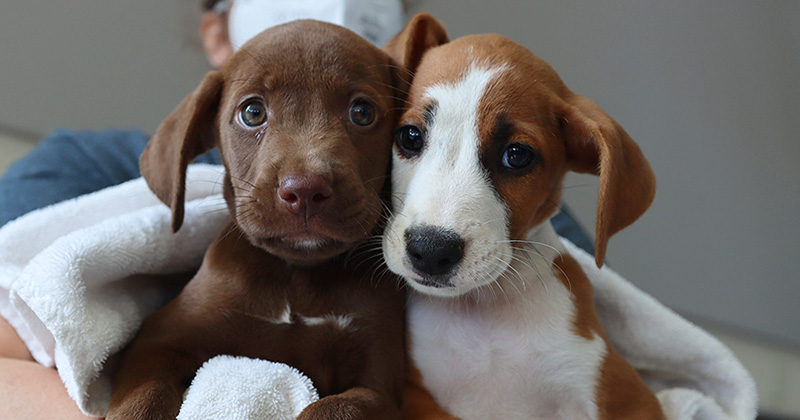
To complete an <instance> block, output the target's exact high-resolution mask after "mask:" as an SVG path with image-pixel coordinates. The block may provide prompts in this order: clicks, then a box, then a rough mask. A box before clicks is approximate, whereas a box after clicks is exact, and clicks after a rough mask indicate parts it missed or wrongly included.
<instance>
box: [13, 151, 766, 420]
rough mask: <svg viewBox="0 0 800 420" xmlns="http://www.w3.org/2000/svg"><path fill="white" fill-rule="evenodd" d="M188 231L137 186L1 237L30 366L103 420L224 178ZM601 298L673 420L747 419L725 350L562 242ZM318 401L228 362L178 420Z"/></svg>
mask: <svg viewBox="0 0 800 420" xmlns="http://www.w3.org/2000/svg"><path fill="white" fill-rule="evenodd" d="M187 179H188V182H187V205H186V216H185V218H184V225H183V227H182V228H181V229H180V231H179V232H178V233H177V234H174V235H173V234H172V233H171V231H170V228H169V226H170V217H171V216H170V211H169V209H168V208H167V207H166V206H164V205H163V204H161V203H160V202H159V201H158V199H157V198H156V197H155V196H154V195H153V194H152V193H150V191H149V189H148V188H147V186H146V184H145V183H144V181H143V180H141V179H138V180H133V181H130V182H128V183H125V184H122V185H119V186H115V187H111V188H108V189H106V190H103V191H99V192H96V193H93V194H90V195H87V196H83V197H79V198H77V199H74V200H70V201H66V202H64V203H60V204H57V205H54V206H51V207H48V208H45V209H42V210H38V211H36V212H33V213H30V214H28V215H26V216H23V217H21V218H19V219H17V220H15V221H13V222H11V223H9V224H8V225H6V226H4V227H3V228H2V229H0V315H2V316H4V317H5V318H6V319H8V320H9V322H10V323H11V325H13V326H14V327H15V328H16V330H17V332H18V333H19V335H20V337H21V338H22V339H23V340H24V341H25V343H26V344H27V345H28V348H29V349H30V350H31V352H32V353H33V355H34V357H35V358H36V360H37V361H38V362H39V363H41V364H43V365H45V366H55V367H57V369H58V372H59V374H60V375H61V378H62V379H63V381H64V384H65V385H66V388H67V390H68V392H69V394H70V396H71V397H72V398H73V399H74V400H75V401H76V402H77V403H78V406H79V407H80V408H81V409H82V410H83V411H84V412H85V413H87V414H89V415H94V416H102V415H104V414H105V412H106V410H107V407H108V400H109V398H110V395H111V378H110V374H109V371H108V370H107V369H106V367H107V366H109V365H111V364H113V357H114V354H115V353H116V352H117V351H119V350H120V349H121V348H122V347H123V346H124V345H125V344H126V343H127V342H128V341H129V340H130V339H131V338H132V337H133V335H134V334H135V332H136V330H137V329H138V327H139V326H140V324H141V323H142V321H143V319H144V318H145V317H146V316H147V315H149V314H150V313H152V312H153V311H155V310H156V309H157V308H158V307H160V306H161V305H163V304H164V303H166V302H167V301H168V300H169V299H171V298H172V297H173V296H174V295H175V293H176V292H177V291H176V290H175V289H174V286H173V285H169V284H162V283H161V282H159V279H158V278H157V277H153V276H152V275H158V274H168V273H176V272H181V271H187V270H190V269H193V268H196V267H198V266H199V264H200V261H201V260H202V258H203V254H204V252H205V249H206V248H207V247H208V245H209V244H210V243H211V242H212V241H213V240H214V238H215V237H216V236H217V234H218V233H219V232H220V230H221V229H222V227H223V226H224V225H225V223H227V221H228V218H229V216H228V213H227V210H226V207H225V203H224V201H223V200H222V198H221V196H220V195H219V190H220V184H221V180H222V168H221V167H218V166H210V165H191V167H190V170H189V173H188V175H187ZM565 245H566V247H567V249H568V250H569V252H570V253H571V254H572V255H573V256H574V257H575V258H576V259H577V260H578V261H579V262H580V263H581V265H582V266H583V268H584V270H585V271H586V272H587V274H588V275H589V278H590V279H591V280H592V283H593V285H594V287H595V294H596V303H597V309H598V311H599V313H600V317H601V320H602V322H603V325H604V327H605V329H606V332H607V333H608V336H609V338H610V340H611V341H612V343H613V344H614V346H615V347H616V348H617V350H618V351H619V352H620V353H621V354H622V355H623V356H624V357H625V358H626V359H627V360H628V361H630V362H631V364H632V365H633V366H634V367H635V368H636V369H637V370H638V371H639V372H640V374H641V375H642V377H643V378H644V379H645V381H646V382H647V383H648V385H650V387H651V388H652V389H653V390H654V391H655V392H656V393H657V396H658V398H659V400H660V401H661V404H662V406H663V407H664V410H665V412H666V413H667V417H668V418H669V419H670V420H673V419H674V420H678V419H680V420H684V419H691V420H712V419H713V420H716V419H720V420H729V419H731V420H732V419H736V420H739V419H753V418H755V416H756V408H757V403H756V390H755V384H754V382H753V380H752V378H751V377H750V375H749V374H748V372H747V371H746V370H745V369H744V368H743V367H742V365H741V364H740V363H739V362H738V360H737V359H736V358H735V356H734V355H733V354H732V353H731V352H730V350H728V349H727V348H726V347H725V346H724V345H723V344H721V343H720V342H719V341H718V340H716V339H715V338H713V337H712V336H710V335H709V334H708V333H706V332H705V331H703V330H701V329H699V328H697V327H696V326H694V325H692V324H691V323H689V322H688V321H686V320H685V319H683V318H681V317H680V316H678V315H677V314H675V313H674V312H672V311H671V310H669V309H667V308H666V307H664V306H663V305H661V304H660V303H659V302H657V301H656V300H655V299H653V298H652V297H650V296H648V295H647V294H645V293H644V292H642V291H640V290H638V289H637V288H636V287H634V286H633V285H631V284H630V283H629V282H628V281H626V280H625V279H624V278H622V277H621V276H619V275H618V274H617V273H615V272H613V271H612V270H610V269H608V268H603V269H598V268H597V267H596V266H595V265H594V257H592V256H590V255H588V254H586V253H585V252H584V251H582V250H580V249H579V248H577V247H575V246H574V245H572V244H571V243H569V242H568V241H565ZM316 398H317V396H316V392H315V391H314V390H313V386H312V385H311V383H310V381H309V380H308V379H307V378H306V377H304V376H303V375H302V374H301V373H300V372H297V371H296V370H294V369H292V368H290V367H288V366H285V365H280V364H275V363H271V362H267V361H261V360H250V359H244V358H236V357H229V356H221V357H218V358H215V359H212V360H210V361H209V362H208V363H207V364H206V365H204V366H203V367H202V368H201V369H200V370H198V373H197V376H196V378H195V381H194V382H193V384H192V386H191V387H190V389H189V391H188V392H187V396H186V399H185V400H184V404H183V407H182V409H181V414H180V415H179V418H183V419H190V418H191V419H221V418H224V419H231V420H238V419H241V420H244V419H248V420H255V419H272V420H279V419H294V418H295V417H296V416H297V414H298V413H299V412H300V411H301V410H302V409H303V408H304V407H305V406H306V405H307V404H309V403H311V402H313V401H315V400H316Z"/></svg>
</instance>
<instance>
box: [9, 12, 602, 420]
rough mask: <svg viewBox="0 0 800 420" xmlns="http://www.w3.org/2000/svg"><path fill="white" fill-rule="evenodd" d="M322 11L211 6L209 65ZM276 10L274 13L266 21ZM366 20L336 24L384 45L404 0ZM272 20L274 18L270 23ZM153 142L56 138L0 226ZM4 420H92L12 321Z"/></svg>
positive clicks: (102, 183)
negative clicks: (270, 30) (264, 33)
mask: <svg viewBox="0 0 800 420" xmlns="http://www.w3.org/2000/svg"><path fill="white" fill-rule="evenodd" d="M328 3H337V2H328ZM339 3H341V2H339ZM276 4H277V3H276ZM317 4H318V3H317V2H314V1H308V2H295V3H294V6H293V7H292V8H291V9H282V10H278V9H277V8H274V7H273V6H275V5H274V4H271V2H270V1H269V0H263V1H250V2H244V1H242V2H241V3H237V2H236V1H233V0H230V1H204V2H203V6H204V8H205V10H206V11H205V12H204V14H203V17H202V20H201V23H200V32H201V36H202V39H203V46H204V49H205V51H206V54H207V57H208V59H209V63H210V64H211V65H212V66H214V67H220V66H222V65H223V64H224V63H225V62H226V61H227V60H228V59H229V58H230V57H231V56H232V55H233V53H234V51H235V50H236V48H237V47H238V46H239V45H240V44H241V43H243V42H244V41H246V40H247V39H248V38H249V37H250V36H252V35H255V34H256V33H258V32H259V31H260V30H261V29H263V28H266V27H268V26H272V25H274V24H277V23H280V19H286V18H298V17H312V18H317V19H327V18H329V17H330V14H328V15H326V14H324V13H322V14H311V15H309V14H308V13H309V12H319V10H317V8H316V7H315V6H316V5H317ZM271 7H273V8H272V9H270V8H271ZM281 7H283V6H281ZM270 10H271V11H272V12H274V13H272V14H269V13H267V14H266V15H265V13H264V12H265V11H270ZM280 12H283V13H280ZM364 13H372V15H371V17H372V18H373V19H358V20H356V21H355V22H356V24H358V23H359V22H381V24H379V25H377V26H375V25H373V26H362V27H352V26H353V25H352V22H348V21H338V22H335V23H339V24H343V25H344V26H350V27H351V28H352V29H354V30H355V31H356V32H357V33H359V34H361V35H362V36H365V37H366V38H368V39H370V40H371V41H373V42H375V43H376V44H378V45H382V44H383V43H384V42H385V41H386V40H388V39H389V38H390V37H391V36H393V35H394V34H395V33H396V32H397V31H399V30H400V29H401V27H402V23H403V5H402V4H401V3H400V2H399V1H396V0H395V1H384V2H376V5H375V8H373V9H369V10H366V11H365V12H364ZM267 15H268V16H270V17H268V18H267V17H264V16H267ZM252 17H262V18H261V19H256V20H251V18H252ZM259 26H260V27H259ZM147 141H148V136H147V135H145V134H144V133H141V132H138V131H107V132H100V133H91V132H81V133H73V132H67V131H60V132H57V133H54V134H53V135H52V136H50V137H49V138H47V139H45V140H44V141H43V142H42V143H41V144H40V145H39V146H38V147H37V148H36V149H35V150H34V151H33V152H32V153H31V154H30V155H28V156H26V157H25V158H23V159H21V160H20V161H19V162H17V163H15V164H14V165H13V166H12V167H11V168H10V169H9V171H8V172H7V173H6V174H5V175H4V177H3V178H2V179H0V226H2V225H4V224H6V223H7V222H9V221H11V220H13V219H15V218H17V217H19V216H21V215H23V214H25V213H27V212H29V211H32V210H35V209H37V208H42V207H45V206H48V205H50V204H54V203H57V202H60V201H63V200H66V199H70V198H73V197H76V196H78V195H82V194H86V193H90V192H93V191H96V190H99V189H102V188H104V187H107V186H111V185H116V184H119V183H121V182H124V181H127V180H130V179H132V178H135V177H138V176H139V169H138V160H139V156H140V155H141V153H142V150H143V149H144V146H145V144H146V143H147ZM195 161H199V162H206V163H220V157H219V154H218V152H217V151H211V152H209V153H206V154H204V155H202V156H200V157H198V158H197V159H196V160H195ZM555 224H556V227H557V229H558V230H559V232H560V233H562V234H564V235H565V236H567V237H569V238H570V239H572V240H573V241H574V242H576V243H579V244H589V245H587V249H588V250H591V245H590V243H589V241H588V240H587V239H586V236H585V234H584V233H583V232H582V230H581V229H580V227H579V226H578V225H577V224H576V223H575V222H574V221H573V220H572V219H571V218H570V217H569V216H567V215H566V214H564V213H562V214H561V215H560V216H558V219H557V220H556V222H555ZM54 413H58V414H57V415H54ZM0 417H3V418H27V419H36V418H48V419H52V418H62V419H73V418H74V419H79V418H86V416H85V415H84V414H82V413H81V412H80V411H79V410H78V409H77V407H76V406H75V404H74V402H73V401H72V400H70V398H69V397H68V396H67V394H66V392H65V390H64V388H63V385H62V384H61V381H60V378H59V377H58V375H57V373H56V371H55V370H54V369H50V368H47V367H44V366H41V365H38V364H36V363H35V362H34V361H33V359H32V357H31V355H30V352H29V351H28V349H27V348H26V346H25V344H24V343H23V341H22V340H21V339H20V338H19V337H18V336H17V334H16V331H15V330H14V328H13V327H11V326H10V325H9V324H8V322H7V321H6V320H5V319H4V318H0Z"/></svg>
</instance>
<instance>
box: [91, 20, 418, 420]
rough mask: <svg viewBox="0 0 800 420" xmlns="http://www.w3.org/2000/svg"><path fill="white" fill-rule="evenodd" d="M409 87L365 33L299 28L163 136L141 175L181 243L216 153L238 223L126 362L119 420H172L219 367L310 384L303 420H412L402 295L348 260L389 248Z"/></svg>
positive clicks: (215, 77) (238, 58)
mask: <svg viewBox="0 0 800 420" xmlns="http://www.w3.org/2000/svg"><path fill="white" fill-rule="evenodd" d="M403 78H404V75H403V73H402V72H400V71H398V67H397V66H395V65H394V64H393V62H392V60H391V59H390V58H389V56H388V55H386V54H385V53H384V52H382V51H381V50H380V49H378V48H376V47H374V46H372V45H371V44H369V43H368V42H367V41H365V40H363V39H362V38H361V37H359V36H357V35H355V34H353V33H352V32H350V31H348V30H346V29H344V28H341V27H338V26H335V25H331V24H326V23H321V22H314V21H298V22H294V23H289V24H285V25H281V26H278V27H274V28H271V29H269V30H267V31H265V32H263V33H262V34H260V35H259V36H257V37H256V38H254V39H253V40H251V41H250V42H248V43H247V44H245V45H244V46H243V48H242V49H241V51H239V52H238V53H236V54H235V55H234V57H233V58H232V59H231V60H230V61H229V62H228V63H227V64H226V65H225V67H223V68H222V70H221V71H219V72H211V73H209V74H208V75H207V76H206V77H205V79H204V80H203V82H202V83H201V84H200V86H199V87H198V88H197V89H196V90H195V91H194V92H193V93H192V94H191V95H189V96H188V97H187V98H186V99H185V100H184V101H183V102H182V103H181V104H180V105H179V106H178V108H177V109H176V110H175V111H173V113H172V114H171V115H170V116H169V117H168V118H167V119H166V120H165V121H164V122H163V123H162V124H161V126H160V127H159V129H158V131H157V132H156V134H155V136H154V137H153V139H152V140H151V141H150V143H149V144H148V146H147V149H146V150H145V153H144V155H143V156H142V159H141V167H142V173H143V175H144V177H145V178H146V179H147V182H148V184H149V185H150V187H151V189H152V190H153V191H154V192H155V193H156V195H158V197H159V198H161V200H162V201H164V202H165V203H167V204H168V205H169V206H170V207H171V208H172V210H173V226H172V227H173V230H177V229H179V228H180V226H181V224H182V220H183V201H184V187H185V186H184V184H185V178H186V174H185V173H186V166H187V164H188V163H189V162H191V161H192V160H193V159H194V158H195V157H196V156H198V155H199V154H201V153H203V152H205V151H207V150H209V149H211V148H213V147H215V146H216V147H219V149H220V152H221V154H222V159H223V162H224V165H225V167H226V169H227V173H226V176H225V180H224V196H225V199H226V201H227V203H228V207H229V210H230V213H231V215H232V216H233V220H232V222H231V224H230V225H229V226H228V227H227V228H226V229H225V230H224V231H223V232H222V233H221V234H220V236H219V238H218V240H217V241H216V242H215V243H214V244H213V245H212V246H211V248H210V249H209V250H208V252H207V254H206V256H205V259H204V261H203V264H202V267H201V268H200V270H199V272H198V273H197V274H196V276H195V277H194V278H193V279H192V280H191V281H190V282H189V283H188V285H187V286H186V287H185V289H184V290H183V291H182V292H181V294H180V295H179V296H178V297H177V298H176V299H175V300H174V301H172V302H171V303H169V304H168V305H167V306H166V307H164V308H163V309H161V310H159V311H158V312H157V313H155V314H154V315H153V316H151V317H150V318H149V319H147V321H146V322H145V324H144V325H143V327H142V329H141V331H140V332H139V334H138V335H137V337H136V338H135V339H134V341H133V342H132V343H131V344H130V346H129V347H128V348H127V349H126V350H125V352H124V353H123V355H122V356H121V359H120V365H119V368H118V370H117V372H116V375H115V379H114V392H113V396H112V399H111V406H110V409H109V412H108V416H107V418H108V419H109V420H113V419H148V420H152V419H168V418H170V419H174V418H175V416H176V415H177V413H178V410H179V408H180V405H181V401H182V395H183V393H184V391H185V390H186V388H187V387H188V385H189V383H190V381H191V380H192V378H193V376H194V374H195V371H196V370H197V369H198V368H199V367H200V366H201V365H202V364H203V362H205V361H206V360H208V359H209V358H211V357H213V356H215V355H219V354H230V355H241V356H247V357H252V358H260V359H265V360H271V361H277V362H283V363H287V364H289V365H292V366H294V367H296V368H297V369H299V370H300V371H302V372H303V373H305V374H306V375H307V376H308V377H309V378H311V380H312V381H313V383H314V386H315V387H316V388H317V390H318V392H319V394H320V397H321V399H320V400H319V401H317V402H315V403H313V404H311V405H310V406H308V407H307V408H306V409H305V410H304V411H303V413H302V414H301V416H300V418H301V419H323V418H325V419H345V418H346V419H392V418H399V406H400V403H401V399H402V389H403V382H404V375H405V366H404V348H403V347H404V344H403V343H404V341H403V335H404V331H403V328H404V322H403V305H404V301H405V299H404V294H403V293H402V292H401V291H399V290H398V288H397V282H396V281H395V279H394V278H382V277H381V276H379V275H373V272H372V270H371V265H372V264H371V262H367V263H364V262H365V260H366V259H368V258H369V253H366V252H364V251H363V250H355V251H354V252H352V253H351V254H345V251H348V250H353V249H354V247H357V246H359V245H361V244H364V243H365V241H366V240H367V239H369V238H370V237H373V236H372V235H375V234H378V233H380V222H381V221H382V220H383V218H384V211H383V209H384V208H385V205H384V203H382V201H381V198H380V197H379V193H380V192H381V191H382V190H383V188H385V187H386V186H387V185H385V184H387V183H386V180H387V175H388V167H389V160H390V153H391V138H392V130H393V129H394V127H395V123H396V118H397V115H396V111H395V110H396V109H398V108H399V105H400V104H401V102H400V101H402V98H401V97H398V95H399V94H398V92H400V91H402V89H401V88H402V87H405V86H406V85H407V83H408V82H407V81H405V80H403ZM373 248H374V247H373ZM347 255H350V260H347V259H346V256H347ZM372 257H375V255H372ZM345 263H346V264H345Z"/></svg>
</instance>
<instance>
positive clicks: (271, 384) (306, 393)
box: [177, 356, 319, 420]
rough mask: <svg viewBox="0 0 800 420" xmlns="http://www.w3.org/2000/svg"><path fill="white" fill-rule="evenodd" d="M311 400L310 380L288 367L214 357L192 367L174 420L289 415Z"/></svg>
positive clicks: (287, 418) (278, 419)
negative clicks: (189, 383) (191, 378)
mask: <svg viewBox="0 0 800 420" xmlns="http://www.w3.org/2000/svg"><path fill="white" fill-rule="evenodd" d="M317 399H319V396H318V395H317V390H316V389H315V388H314V385H313V384H312V383H311V380H310V379H308V377H307V376H305V375H303V374H302V373H300V372H299V371H298V370H297V369H295V368H293V367H291V366H288V365H285V364H283V363H274V362H269V361H265V360H258V359H249V358H246V357H233V356H217V357H214V358H212V359H211V360H209V361H207V362H206V363H205V364H204V365H203V366H202V367H201V368H200V369H198V371H197V374H196V375H195V377H194V380H193V381H192V385H191V386H190V387H189V390H188V391H187V393H186V397H185V399H184V401H183V405H182V406H181V411H180V413H178V419H177V420H220V419H225V420H294V419H296V418H297V416H299V415H300V412H302V411H303V409H304V408H306V406H307V405H309V404H311V403H312V402H314V401H316V400H317Z"/></svg>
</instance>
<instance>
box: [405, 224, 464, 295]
mask: <svg viewBox="0 0 800 420" xmlns="http://www.w3.org/2000/svg"><path fill="white" fill-rule="evenodd" d="M405 238H406V254H407V255H408V259H409V260H410V262H411V265H412V266H413V267H414V270H415V271H416V272H417V273H418V274H420V275H422V276H424V277H426V279H427V280H431V281H433V282H435V283H441V284H440V285H439V286H444V285H445V284H446V283H448V277H449V276H448V274H451V273H452V271H453V269H454V268H455V266H456V265H457V264H458V263H459V262H460V261H461V259H462V258H464V244H465V243H464V239H462V238H461V236H459V235H458V234H457V233H455V232H453V231H451V230H448V229H444V228H440V227H434V226H417V227H413V228H409V229H407V230H406V233H405Z"/></svg>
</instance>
